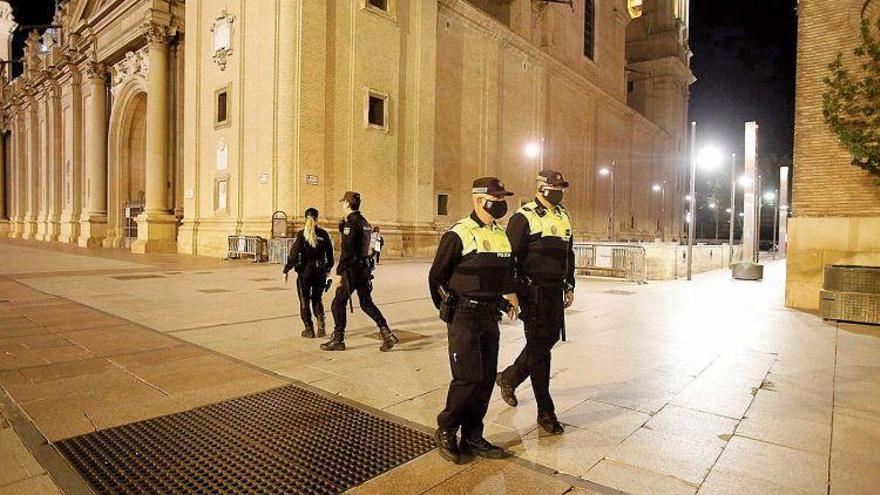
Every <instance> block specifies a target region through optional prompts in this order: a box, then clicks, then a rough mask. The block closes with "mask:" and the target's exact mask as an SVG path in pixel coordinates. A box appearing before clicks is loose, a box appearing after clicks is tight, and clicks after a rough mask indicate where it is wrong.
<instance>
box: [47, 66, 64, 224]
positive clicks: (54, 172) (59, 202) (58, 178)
mask: <svg viewBox="0 0 880 495" xmlns="http://www.w3.org/2000/svg"><path fill="white" fill-rule="evenodd" d="M46 107H47V108H46V119H47V121H48V125H47V128H46V139H47V141H48V145H47V146H46V149H47V153H48V156H47V158H46V160H47V164H48V167H49V170H48V173H47V175H48V176H49V183H48V184H47V187H48V188H49V195H48V196H49V204H48V205H47V207H46V237H47V238H46V240H48V241H57V240H59V238H60V235H61V208H62V206H63V201H64V198H63V190H64V172H63V167H62V163H61V160H62V158H61V148H62V145H61V88H60V87H59V86H58V83H57V81H54V80H53V81H51V82H50V84H49V88H48V94H47V95H46Z"/></svg>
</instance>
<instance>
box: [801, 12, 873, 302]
mask: <svg viewBox="0 0 880 495" xmlns="http://www.w3.org/2000/svg"><path fill="white" fill-rule="evenodd" d="M798 11H799V26H798V71H797V98H796V115H795V119H796V121H795V143H794V146H795V148H794V168H793V180H792V215H793V218H791V219H790V221H789V224H788V225H789V227H788V229H789V234H788V238H789V241H788V277H787V282H786V297H785V301H786V305H788V306H791V307H795V308H802V309H812V310H815V309H818V307H819V288H820V286H821V284H822V267H823V266H824V265H825V264H829V263H839V262H844V263H861V264H872V265H880V234H878V232H880V187H878V186H876V185H874V184H873V183H872V180H873V179H874V178H873V177H872V176H870V175H869V174H868V173H866V172H864V171H863V170H861V169H859V168H856V167H853V166H852V165H850V161H851V157H850V155H849V154H848V153H847V152H846V150H844V149H843V148H842V147H841V146H840V145H839V143H838V141H837V139H836V136H835V135H834V134H832V133H831V132H830V131H829V129H828V126H827V124H825V122H824V118H823V116H822V93H823V92H824V91H825V88H824V84H823V82H822V80H823V79H824V78H825V77H826V76H827V75H828V73H829V72H828V64H830V63H831V62H832V61H833V60H834V58H835V57H836V56H837V54H838V53H843V55H844V61H845V63H846V64H847V65H848V66H850V67H856V65H857V63H858V62H857V61H856V60H855V57H854V56H853V53H852V50H853V48H855V47H856V46H857V44H858V42H859V25H860V22H861V19H862V17H863V16H864V15H867V16H868V17H870V18H871V19H872V20H873V21H874V22H876V19H877V15H878V14H880V2H877V1H875V0H871V1H869V2H866V1H865V0H840V1H836V2H828V1H825V0H801V1H800V3H799V7H798Z"/></svg>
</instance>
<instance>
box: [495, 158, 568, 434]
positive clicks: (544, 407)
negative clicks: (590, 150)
mask: <svg viewBox="0 0 880 495" xmlns="http://www.w3.org/2000/svg"><path fill="white" fill-rule="evenodd" d="M567 187H568V182H567V181H566V180H565V179H564V178H563V177H562V174H561V173H559V172H556V171H554V170H543V171H541V172H540V173H538V177H537V188H536V193H535V199H534V200H533V201H531V202H528V203H526V204H524V205H523V206H522V207H521V208H520V209H519V210H518V211H517V212H516V213H514V214H513V216H511V217H510V221H509V222H508V223H507V238H508V239H509V240H510V246H511V251H512V253H513V260H514V265H515V267H516V288H517V295H518V296H519V301H520V304H522V313H521V314H520V318H521V319H522V320H523V323H524V324H525V325H524V326H525V334H526V345H525V347H524V348H523V350H522V352H521V353H520V355H519V357H517V358H516V361H514V363H513V364H512V365H510V366H508V367H507V368H506V369H505V370H504V371H503V372H501V373H498V376H497V378H496V383H497V384H498V386H499V387H500V388H501V398H502V399H503V400H504V402H506V403H507V404H508V405H510V406H512V407H515V406H516V405H517V404H518V401H517V399H516V395H515V393H514V392H515V390H516V387H518V386H519V385H520V384H521V383H522V382H524V381H525V380H526V378H529V377H531V381H532V390H534V392H535V402H536V403H537V405H538V425H539V426H540V427H541V428H543V429H544V431H546V432H547V433H550V434H554V435H558V434H561V433H563V432H564V431H565V430H564V429H563V427H562V424H560V423H559V420H558V419H557V418H556V410H555V407H554V404H553V399H552V398H551V397H550V351H551V350H552V349H553V346H554V345H556V342H558V341H559V337H560V335H561V334H562V330H563V329H564V328H565V308H567V307H569V306H571V304H572V303H573V302H574V282H575V278H574V238H573V237H572V227H571V217H569V215H568V212H567V211H566V210H565V208H564V207H563V206H562V196H563V194H564V191H565V189H566V188H567Z"/></svg>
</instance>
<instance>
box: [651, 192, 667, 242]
mask: <svg viewBox="0 0 880 495" xmlns="http://www.w3.org/2000/svg"><path fill="white" fill-rule="evenodd" d="M651 190H652V191H654V192H655V193H658V192H659V193H660V217H659V218H658V219H657V230H658V231H659V232H660V241H661V242H662V241H664V240H666V235H665V234H666V232H665V230H666V229H665V228H664V226H663V221H664V220H666V181H665V180H661V181H660V182H656V183H654V185H653V186H651Z"/></svg>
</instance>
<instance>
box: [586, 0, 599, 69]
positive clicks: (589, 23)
mask: <svg viewBox="0 0 880 495" xmlns="http://www.w3.org/2000/svg"><path fill="white" fill-rule="evenodd" d="M595 55H596V2H595V0H584V56H586V57H587V58H589V59H590V60H594V59H595Z"/></svg>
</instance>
